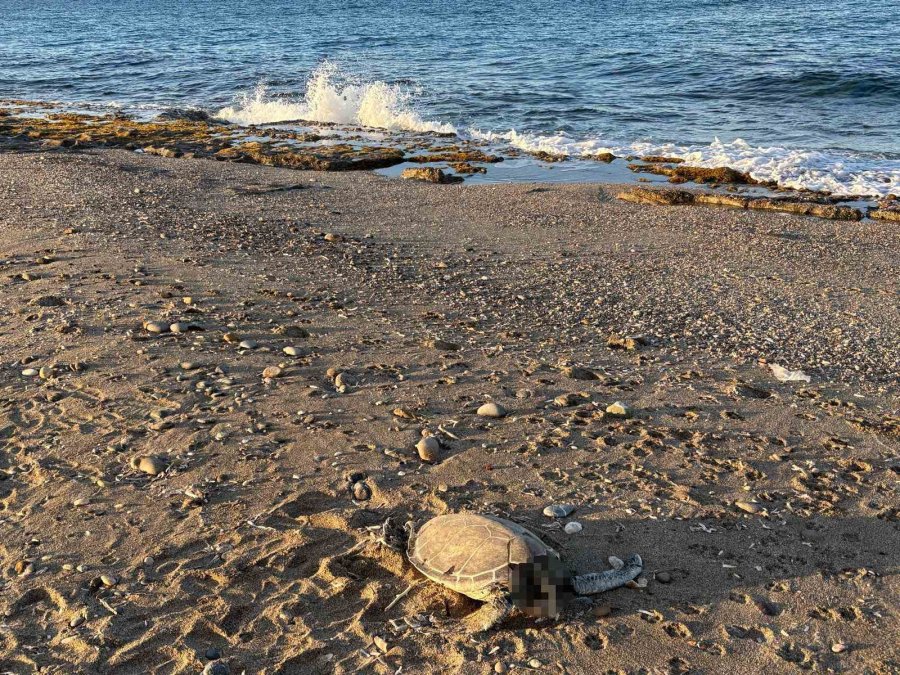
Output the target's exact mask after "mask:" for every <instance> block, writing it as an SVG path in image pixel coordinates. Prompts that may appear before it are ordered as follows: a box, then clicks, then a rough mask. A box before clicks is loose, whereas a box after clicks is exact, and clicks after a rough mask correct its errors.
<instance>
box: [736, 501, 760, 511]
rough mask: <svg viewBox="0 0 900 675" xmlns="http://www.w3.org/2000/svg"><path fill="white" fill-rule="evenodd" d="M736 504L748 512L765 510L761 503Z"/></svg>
mask: <svg viewBox="0 0 900 675" xmlns="http://www.w3.org/2000/svg"><path fill="white" fill-rule="evenodd" d="M734 505H735V506H736V507H738V508H739V509H740V510H741V511H746V512H747V513H759V512H760V511H762V510H763V507H762V506H761V505H760V504H754V503H753V502H735V503H734Z"/></svg>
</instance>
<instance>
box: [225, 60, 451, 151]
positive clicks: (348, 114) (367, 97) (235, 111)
mask: <svg viewBox="0 0 900 675" xmlns="http://www.w3.org/2000/svg"><path fill="white" fill-rule="evenodd" d="M414 103H415V94H414V93H413V92H412V91H410V90H409V89H407V88H404V87H402V86H401V85H399V84H389V83H387V82H382V81H373V82H360V81H354V80H353V79H352V78H351V77H349V76H348V75H346V74H344V73H342V72H341V71H340V69H339V68H338V67H337V65H335V64H334V63H331V62H327V61H326V62H324V63H322V64H321V65H320V66H319V67H318V68H316V69H315V70H314V71H313V72H312V74H311V75H310V77H309V79H308V80H307V82H306V92H305V93H304V95H303V97H302V98H285V97H274V96H270V95H269V92H268V89H267V88H266V87H265V85H259V86H258V87H257V88H256V89H255V90H254V91H253V92H252V93H249V94H244V95H242V96H240V97H239V98H238V100H237V101H236V103H235V105H233V106H227V107H225V108H222V109H221V110H220V111H219V112H218V113H217V114H216V116H217V117H221V118H222V119H225V120H227V121H229V122H233V123H234V124H241V125H245V126H247V125H254V124H277V123H279V122H291V121H296V120H305V121H309V122H329V123H334V124H344V125H354V126H357V125H358V126H364V127H373V128H377V129H387V130H390V131H416V132H430V133H441V134H447V133H449V134H455V133H456V128H455V127H454V126H452V125H450V124H444V123H441V122H432V121H428V120H425V119H423V118H422V117H421V115H419V113H418V112H417V111H416V110H415V108H414Z"/></svg>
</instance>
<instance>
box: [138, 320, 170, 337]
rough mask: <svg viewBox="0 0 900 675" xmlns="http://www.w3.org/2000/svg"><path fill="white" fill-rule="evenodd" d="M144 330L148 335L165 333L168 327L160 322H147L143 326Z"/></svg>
mask: <svg viewBox="0 0 900 675" xmlns="http://www.w3.org/2000/svg"><path fill="white" fill-rule="evenodd" d="M144 330H145V331H147V332H148V333H157V334H159V333H165V332H167V331H168V330H169V327H168V326H167V325H166V324H164V323H163V322H161V321H147V322H146V323H145V324H144Z"/></svg>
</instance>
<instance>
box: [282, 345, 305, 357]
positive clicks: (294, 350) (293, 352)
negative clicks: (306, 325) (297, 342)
mask: <svg viewBox="0 0 900 675" xmlns="http://www.w3.org/2000/svg"><path fill="white" fill-rule="evenodd" d="M281 351H283V352H284V353H285V354H287V355H288V356H300V348H299V347H285V348H284V349H282V350H281Z"/></svg>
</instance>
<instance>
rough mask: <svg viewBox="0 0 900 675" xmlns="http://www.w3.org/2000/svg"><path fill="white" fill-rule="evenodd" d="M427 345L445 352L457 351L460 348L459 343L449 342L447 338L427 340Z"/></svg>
mask: <svg viewBox="0 0 900 675" xmlns="http://www.w3.org/2000/svg"><path fill="white" fill-rule="evenodd" d="M425 346H426V347H430V348H431V349H438V350H440V351H444V352H455V351H456V350H458V349H459V345H458V344H456V343H455V342H448V341H447V340H426V341H425Z"/></svg>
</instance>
